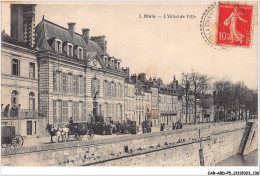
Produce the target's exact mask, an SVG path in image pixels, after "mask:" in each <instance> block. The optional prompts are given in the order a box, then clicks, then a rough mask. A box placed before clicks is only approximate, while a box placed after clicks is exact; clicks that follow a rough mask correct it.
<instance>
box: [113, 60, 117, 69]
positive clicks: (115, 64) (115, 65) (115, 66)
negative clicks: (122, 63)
mask: <svg viewBox="0 0 260 176" xmlns="http://www.w3.org/2000/svg"><path fill="white" fill-rule="evenodd" d="M114 68H115V69H117V61H116V60H115V63H114Z"/></svg>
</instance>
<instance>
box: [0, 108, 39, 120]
mask: <svg viewBox="0 0 260 176" xmlns="http://www.w3.org/2000/svg"><path fill="white" fill-rule="evenodd" d="M1 115H2V119H30V118H39V117H43V114H40V113H39V112H38V111H37V110H30V109H19V110H12V109H9V110H2V111H1Z"/></svg>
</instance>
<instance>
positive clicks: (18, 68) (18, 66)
mask: <svg viewBox="0 0 260 176" xmlns="http://www.w3.org/2000/svg"><path fill="white" fill-rule="evenodd" d="M17 70H18V76H20V60H18V65H17Z"/></svg>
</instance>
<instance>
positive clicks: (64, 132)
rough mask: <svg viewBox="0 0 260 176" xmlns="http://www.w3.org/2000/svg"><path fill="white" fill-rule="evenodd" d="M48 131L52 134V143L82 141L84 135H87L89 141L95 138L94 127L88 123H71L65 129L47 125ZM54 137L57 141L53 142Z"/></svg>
mask: <svg viewBox="0 0 260 176" xmlns="http://www.w3.org/2000/svg"><path fill="white" fill-rule="evenodd" d="M46 130H47V131H48V132H49V133H50V135H51V141H52V142H56V141H58V142H64V141H69V139H71V138H74V139H77V140H79V141H81V140H82V138H83V136H84V135H87V138H88V140H92V139H93V137H94V131H93V125H91V123H87V122H81V123H70V124H68V125H67V126H65V127H62V126H59V125H54V126H53V125H50V124H47V127H46ZM53 137H55V138H56V139H54V140H53Z"/></svg>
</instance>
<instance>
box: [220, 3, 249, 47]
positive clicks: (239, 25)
mask: <svg viewBox="0 0 260 176" xmlns="http://www.w3.org/2000/svg"><path fill="white" fill-rule="evenodd" d="M252 13H253V6H252V5H238V4H227V3H220V4H219V17H218V34H217V44H218V45H238V46H246V47H248V46H250V42H251V28H252V27H251V25H252Z"/></svg>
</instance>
